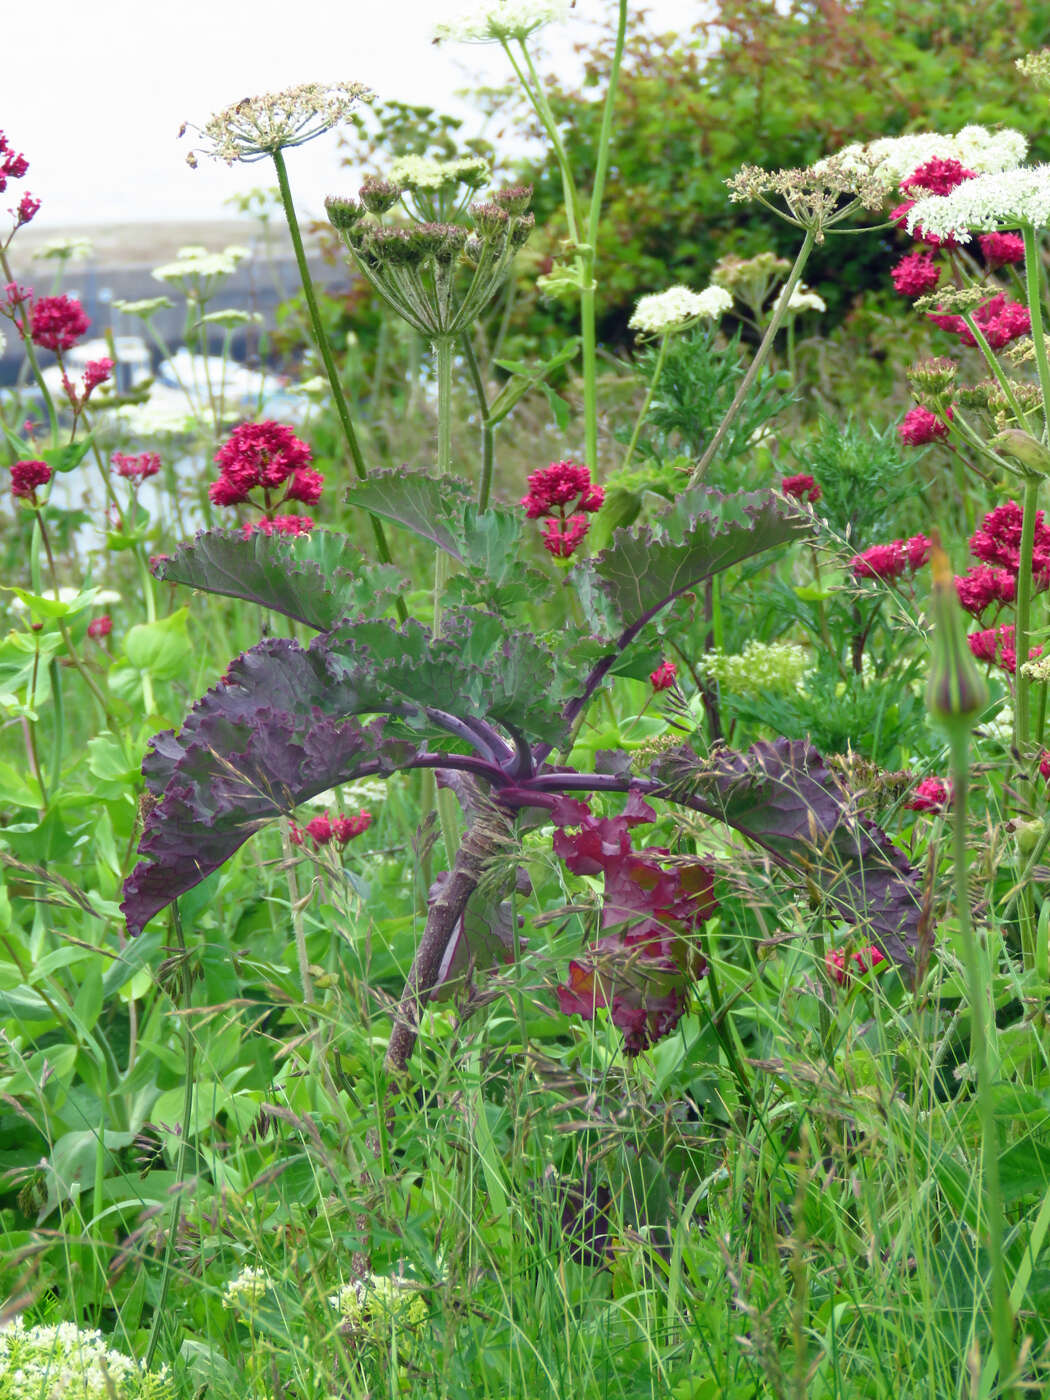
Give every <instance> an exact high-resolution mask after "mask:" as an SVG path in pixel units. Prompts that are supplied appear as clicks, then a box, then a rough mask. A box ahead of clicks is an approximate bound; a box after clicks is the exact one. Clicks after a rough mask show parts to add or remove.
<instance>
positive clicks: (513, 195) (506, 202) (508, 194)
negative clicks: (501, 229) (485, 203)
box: [492, 185, 532, 214]
mask: <svg viewBox="0 0 1050 1400" xmlns="http://www.w3.org/2000/svg"><path fill="white" fill-rule="evenodd" d="M492 201H493V203H494V204H498V205H500V206H501V207H502V208H504V209H506V211H507V213H508V214H524V213H525V212H526V210H527V209H528V207H529V205H530V204H531V203H532V186H531V185H507V186H506V187H505V188H504V189H502V190H496V192H495V193H494V194H493V196H492Z"/></svg>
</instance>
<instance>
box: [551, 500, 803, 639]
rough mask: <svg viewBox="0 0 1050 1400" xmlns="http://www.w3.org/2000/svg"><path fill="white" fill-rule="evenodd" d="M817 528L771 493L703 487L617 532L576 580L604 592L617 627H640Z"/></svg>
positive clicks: (582, 566)
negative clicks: (648, 520)
mask: <svg viewBox="0 0 1050 1400" xmlns="http://www.w3.org/2000/svg"><path fill="white" fill-rule="evenodd" d="M812 528H813V526H812V521H811V520H810V519H809V517H808V516H805V515H803V514H801V513H800V512H799V511H798V510H797V509H796V508H795V507H794V506H793V505H791V504H790V503H788V502H785V501H784V500H783V498H782V497H779V496H777V495H776V494H775V493H774V492H772V491H748V492H745V491H741V492H737V493H736V494H734V495H725V494H724V493H723V492H721V491H716V490H714V489H713V488H712V487H705V486H697V487H694V488H693V489H692V490H689V491H683V492H682V494H681V495H680V496H678V498H677V499H676V500H675V501H674V502H673V503H672V504H671V505H670V506H669V507H668V508H667V509H666V510H664V511H661V512H660V514H659V515H657V516H656V517H655V518H654V520H653V524H652V527H651V528H649V529H643V530H639V531H637V532H635V533H628V531H626V530H617V531H616V533H615V534H614V535H613V542H612V544H611V545H610V547H609V548H608V549H606V550H604V551H603V552H602V553H601V554H599V555H598V556H597V557H596V558H595V559H592V560H587V561H585V562H583V563H582V564H580V565H578V566H577V568H576V569H575V570H574V571H573V575H574V576H575V577H576V579H577V581H578V583H579V584H580V586H581V592H583V593H584V594H589V595H590V597H591V598H594V597H595V596H596V595H602V597H603V599H604V603H605V605H606V608H611V610H612V614H613V617H614V618H616V619H617V620H618V622H619V625H620V626H622V627H625V628H631V629H632V630H635V629H637V628H638V627H639V626H640V625H641V624H642V623H643V622H646V621H648V620H649V618H651V617H652V616H653V615H654V614H655V613H657V612H659V611H660V609H661V608H664V607H666V606H667V605H668V604H669V603H671V602H673V601H674V599H675V598H678V597H680V596H681V595H682V594H683V593H686V592H688V591H689V590H690V589H693V588H696V587H697V585H698V584H700V583H703V582H704V580H706V579H709V578H711V577H713V576H714V575H715V574H717V573H721V572H722V571H723V570H724V569H728V568H730V567H731V566H732V565H733V564H739V563H740V562H741V561H742V560H744V559H748V558H750V557H751V556H752V555H754V554H761V553H763V552H764V551H765V550H767V549H773V548H775V547H776V546H777V545H782V544H787V543H788V542H789V541H791V540H796V539H802V538H803V537H804V536H805V535H807V534H809V533H810V532H811V530H812ZM606 608H602V609H600V610H599V611H605V610H606Z"/></svg>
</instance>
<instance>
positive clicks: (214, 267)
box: [153, 243, 252, 283]
mask: <svg viewBox="0 0 1050 1400" xmlns="http://www.w3.org/2000/svg"><path fill="white" fill-rule="evenodd" d="M251 255H252V254H251V249H250V248H244V247H242V246H241V245H240V244H238V243H231V244H230V246H229V247H228V248H224V249H223V251H222V252H221V253H209V252H208V250H207V248H205V247H203V245H201V244H197V243H191V244H188V245H187V246H186V247H184V248H180V249H179V250H178V252H177V253H176V254H175V260H174V262H170V263H164V264H162V266H160V267H155V268H154V269H153V276H154V277H155V278H156V279H157V281H158V282H178V283H181V282H185V281H187V280H189V279H191V278H197V277H228V276H229V275H230V273H231V272H235V271H236V270H237V267H238V265H239V264H240V263H242V262H243V261H244V260H245V258H250V257H251Z"/></svg>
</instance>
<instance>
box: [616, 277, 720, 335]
mask: <svg viewBox="0 0 1050 1400" xmlns="http://www.w3.org/2000/svg"><path fill="white" fill-rule="evenodd" d="M732 305H733V298H732V297H731V296H730V295H729V293H728V292H727V291H726V290H725V288H724V287H713V286H712V287H705V288H704V290H703V291H702V292H694V291H693V290H692V289H691V288H689V287H681V286H679V287H668V289H667V291H666V292H653V293H652V294H651V295H649V296H646V297H642V299H641V301H639V303H638V305H637V306H636V307H635V308H634V315H633V316H632V317H631V319H630V320H629V321H628V323H627V324H628V325H629V326H630V328H631V330H633V331H637V332H638V334H639V335H667V334H668V333H669V332H671V331H678V330H682V329H684V328H685V327H686V326H688V325H691V324H692V323H693V322H694V321H699V320H701V319H705V320H708V321H717V320H718V319H719V318H720V317H722V316H724V315H725V313H726V312H727V311H728V310H729V309H730V308H731V307H732Z"/></svg>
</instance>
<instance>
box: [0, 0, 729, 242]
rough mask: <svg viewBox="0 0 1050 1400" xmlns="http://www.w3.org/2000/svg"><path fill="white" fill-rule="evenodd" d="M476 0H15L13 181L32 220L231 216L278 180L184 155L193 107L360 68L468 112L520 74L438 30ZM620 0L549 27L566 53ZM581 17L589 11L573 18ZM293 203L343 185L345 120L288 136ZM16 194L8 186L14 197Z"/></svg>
mask: <svg viewBox="0 0 1050 1400" xmlns="http://www.w3.org/2000/svg"><path fill="white" fill-rule="evenodd" d="M631 3H632V4H635V3H637V0H631ZM467 4H468V0H176V3H174V4H172V3H163V4H162V3H161V0H94V3H85V0H48V2H47V3H41V0H35V3H34V2H30V3H11V4H9V5H5V7H4V8H5V11H6V13H5V16H4V24H3V41H4V48H5V51H6V52H7V54H8V55H9V56H14V55H18V56H19V57H18V59H17V61H9V62H8V63H6V64H5V65H4V68H5V73H4V79H3V84H2V87H0V130H3V131H5V132H6V133H7V136H8V138H9V140H10V141H11V144H12V146H14V148H15V149H16V150H18V151H21V152H22V153H23V154H24V155H25V156H26V158H27V159H28V160H29V162H30V169H29V173H28V175H27V176H26V178H25V179H24V180H23V181H21V182H20V183H19V184H18V185H17V186H9V187H8V191H7V195H5V196H0V208H3V207H4V202H5V201H6V200H8V199H9V196H10V194H11V191H12V189H14V190H15V200H17V198H19V197H20V196H21V194H22V193H24V192H25V191H26V190H29V191H31V192H32V193H33V194H34V195H36V196H37V198H39V199H40V200H41V201H42V208H41V210H40V213H39V214H38V215H37V218H36V225H37V228H38V229H40V230H41V231H46V229H48V228H55V229H59V228H68V227H71V226H76V225H84V224H105V223H123V222H127V221H154V220H168V219H172V220H176V219H194V220H196V219H209V218H216V219H220V218H229V217H231V215H232V214H233V211H232V210H231V209H230V208H228V207H227V206H225V205H224V202H223V201H224V200H226V199H227V198H228V197H229V196H231V195H234V194H236V193H238V192H246V191H248V190H250V189H252V188H254V187H258V186H260V185H272V184H273V183H274V179H273V171H272V166H271V165H270V164H269V162H265V163H260V164H258V165H247V166H245V165H238V166H234V167H227V166H225V165H222V164H221V163H216V162H213V161H204V160H202V161H201V163H200V166H199V168H198V169H197V170H196V171H194V170H191V169H189V167H188V166H187V165H186V152H187V149H188V148H189V145H190V144H191V143H190V140H189V138H184V139H183V140H182V141H179V140H177V139H176V134H177V132H178V129H179V126H180V124H181V123H182V122H184V121H190V122H198V123H203V122H204V121H205V120H206V119H207V117H208V116H209V115H211V113H213V112H215V111H218V110H220V109H221V108H223V107H225V106H227V105H229V104H230V103H232V102H236V101H238V100H240V98H242V97H247V96H251V95H255V94H258V93H263V92H269V91H275V90H278V89H281V88H285V87H289V86H291V85H292V84H295V83H300V82H307V81H336V80H342V79H352V80H355V81H357V82H362V83H366V84H367V85H368V86H369V87H371V88H372V89H373V90H374V91H375V92H376V93H377V94H378V95H379V96H381V97H390V98H396V99H399V100H401V101H406V102H411V103H419V104H423V103H426V104H429V105H434V106H440V107H441V108H442V110H445V111H449V112H454V113H455V114H457V115H463V114H464V113H465V112H467V111H468V110H469V109H468V107H467V105H466V104H465V103H464V102H462V101H459V100H457V99H456V98H455V97H454V93H455V92H456V90H457V89H461V88H464V87H468V86H469V85H470V84H471V83H477V82H478V81H479V79H480V81H481V82H485V83H494V84H495V83H500V82H502V81H503V80H504V79H506V78H509V77H510V76H511V74H510V71H509V65H508V64H507V60H506V58H505V56H504V54H503V52H502V50H501V49H500V48H499V47H498V46H495V45H493V46H489V45H486V46H482V45H462V44H442V45H440V46H435V45H434V44H433V43H432V42H431V30H432V27H433V25H434V23H435V22H436V21H438V20H442V19H448V18H451V17H453V16H454V15H456V14H459V13H461V12H462V10H463V9H464V8H465V7H466V6H467ZM612 5H613V0H577V4H576V10H575V12H574V15H573V18H572V19H571V20H570V21H569V23H568V24H567V25H565V26H561V25H558V26H550V27H549V28H548V29H547V30H545V31H544V35H545V38H546V37H547V36H549V39H548V49H549V51H550V54H551V56H552V58H553V59H554V60H556V61H557V62H558V63H559V64H560V65H562V66H565V65H572V64H573V63H574V62H575V60H574V58H573V55H572V41H573V39H574V38H577V37H579V35H580V34H581V32H585V31H586V27H587V26H586V20H587V19H588V18H596V17H599V16H600V15H601V14H602V13H603V12H607V11H608V10H609V9H610V8H611V7H612ZM646 8H647V9H648V10H649V11H650V12H651V13H652V15H653V17H654V20H655V21H657V22H658V23H659V26H660V27H661V28H662V29H667V30H675V31H688V30H690V29H691V28H692V25H693V24H694V23H695V21H696V20H697V19H698V18H700V17H701V14H702V13H703V11H704V9H705V6H704V4H703V3H702V0H646ZM577 17H578V18H577ZM288 160H289V172H290V177H291V180H292V184H293V189H294V191H295V195H296V202H297V204H298V205H299V206H300V207H301V208H302V209H303V211H304V213H307V214H319V213H320V212H321V209H322V204H323V200H324V196H325V195H326V194H338V193H345V192H347V191H345V190H344V189H343V188H341V186H342V185H343V184H345V181H346V179H347V176H346V174H345V173H340V171H339V168H338V160H339V157H338V152H337V147H336V138H335V136H334V135H332V134H329V135H327V136H324V137H321V138H319V139H318V140H317V141H315V142H313V143H311V144H310V145H307V146H303V147H300V148H299V149H297V150H295V151H291V152H289V157H288ZM15 200H10V202H11V203H12V204H13V203H14V202H15Z"/></svg>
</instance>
